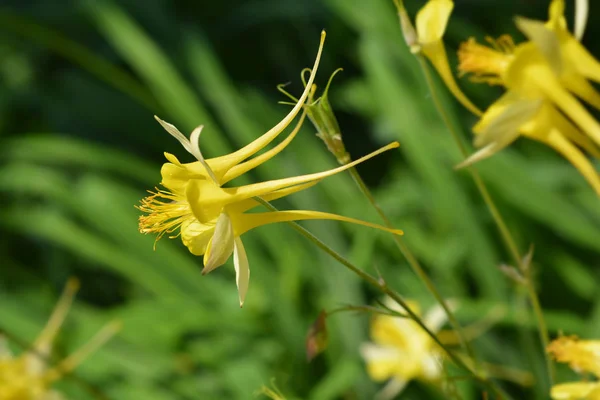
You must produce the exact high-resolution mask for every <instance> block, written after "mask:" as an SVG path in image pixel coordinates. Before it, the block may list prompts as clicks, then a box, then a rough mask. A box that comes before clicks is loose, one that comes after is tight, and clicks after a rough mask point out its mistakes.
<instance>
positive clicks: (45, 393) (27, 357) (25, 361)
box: [0, 280, 119, 400]
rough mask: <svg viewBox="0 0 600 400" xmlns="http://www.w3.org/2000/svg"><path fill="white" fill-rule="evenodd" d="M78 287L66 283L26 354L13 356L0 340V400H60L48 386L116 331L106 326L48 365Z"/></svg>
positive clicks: (112, 325)
mask: <svg viewBox="0 0 600 400" xmlns="http://www.w3.org/2000/svg"><path fill="white" fill-rule="evenodd" d="M78 286H79V284H78V282H77V281H76V280H70V281H69V282H68V283H67V286H66V288H65V290H64V292H63V294H62V296H61V298H60V300H59V301H58V303H57V305H56V307H55V309H54V311H53V312H52V315H51V316H50V319H49V320H48V323H47V324H46V327H45V328H44V329H43V330H42V332H41V333H40V335H39V336H38V338H37V339H36V340H35V342H34V344H33V346H32V347H31V349H29V350H28V351H27V352H25V353H23V354H21V355H20V356H18V357H15V356H13V354H12V353H11V351H10V349H9V348H8V345H7V343H6V341H5V340H4V338H2V337H0V400H60V399H63V396H62V395H61V394H60V393H59V392H57V391H55V390H52V389H51V385H52V384H53V383H54V382H56V381H57V380H59V379H60V378H61V377H62V376H64V375H65V374H67V373H69V372H70V371H72V370H73V369H75V367H77V366H78V365H79V364H81V362H82V361H83V360H84V359H85V358H87V357H88V356H89V355H90V353H92V352H93V351H95V350H96V349H97V348H98V347H100V346H101V345H102V344H103V343H105V342H106V341H107V340H108V339H109V338H110V337H111V336H113V335H114V334H115V333H116V331H117V330H118V329H119V325H118V324H116V323H112V324H109V325H107V326H106V327H105V328H104V329H102V330H101V331H100V332H98V333H97V334H96V336H95V337H94V338H92V339H91V340H90V341H89V342H88V343H87V344H86V345H84V346H83V347H82V348H80V349H79V350H77V351H76V352H75V353H73V354H71V355H70V356H68V357H67V358H65V359H64V360H62V361H60V362H59V363H57V364H56V365H54V366H52V365H49V364H48V360H49V358H50V354H51V351H52V342H53V341H54V338H55V337H56V335H57V334H58V331H59V330H60V327H61V325H62V323H63V322H64V320H65V317H66V316H67V313H68V311H69V308H70V306H71V303H72V302H73V297H74V295H75V292H76V291H77V289H78Z"/></svg>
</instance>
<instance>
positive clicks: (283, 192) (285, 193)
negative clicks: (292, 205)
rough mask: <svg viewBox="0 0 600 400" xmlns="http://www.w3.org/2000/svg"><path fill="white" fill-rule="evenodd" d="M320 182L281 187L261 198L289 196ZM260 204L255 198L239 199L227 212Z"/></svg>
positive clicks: (266, 199) (228, 207)
mask: <svg viewBox="0 0 600 400" xmlns="http://www.w3.org/2000/svg"><path fill="white" fill-rule="evenodd" d="M319 182H320V181H312V182H308V183H304V184H302V185H296V186H291V187H289V188H285V189H279V190H276V191H274V192H271V193H268V194H266V195H264V196H261V198H262V199H263V200H265V201H272V200H277V199H280V198H282V197H285V196H288V195H290V194H294V193H296V192H299V191H301V190H304V189H308V188H310V187H311V186H314V185H316V184H317V183H319ZM259 205H260V203H259V202H258V201H256V200H254V199H246V200H242V201H238V202H236V203H233V204H230V205H228V206H227V212H229V213H231V214H235V213H242V212H244V211H248V210H250V209H252V208H254V207H256V206H259Z"/></svg>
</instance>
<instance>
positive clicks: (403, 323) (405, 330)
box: [360, 298, 447, 399]
mask: <svg viewBox="0 0 600 400" xmlns="http://www.w3.org/2000/svg"><path fill="white" fill-rule="evenodd" d="M385 305H386V307H388V308H389V309H391V310H394V311H397V312H399V313H405V310H404V309H403V308H402V307H400V306H399V305H398V304H396V303H395V302H394V301H392V300H391V299H389V298H388V299H386V301H385ZM408 305H409V307H410V309H411V310H412V311H413V312H414V313H415V314H417V315H419V316H420V315H421V312H420V308H419V305H418V304H417V303H416V302H412V301H410V302H408ZM446 318H447V317H446V314H445V312H444V310H443V309H442V307H441V306H439V305H436V306H434V307H433V308H432V309H431V310H430V311H429V312H427V314H425V316H424V317H423V322H424V323H425V326H427V328H429V329H430V330H431V331H432V332H434V333H437V332H438V331H439V330H440V328H441V327H442V325H443V324H444V323H445V322H446ZM371 339H372V340H373V342H368V343H364V344H363V345H362V346H361V348H360V352H361V355H362V357H363V358H364V359H365V361H366V364H367V372H368V373H369V376H370V377H371V379H373V380H374V381H378V382H382V381H386V380H389V383H388V384H387V385H386V386H385V387H384V388H383V389H382V391H381V393H380V394H379V398H382V399H390V398H393V397H394V396H396V395H397V394H398V393H399V392H400V391H402V390H403V389H404V387H405V386H406V384H407V383H408V382H409V381H411V380H413V379H420V380H423V381H428V382H432V381H435V380H437V379H439V378H440V377H441V375H442V372H443V369H442V351H441V349H440V348H439V346H438V345H437V344H436V343H435V342H434V341H433V339H432V338H431V337H430V336H429V335H428V334H427V333H426V332H425V331H424V330H423V329H422V328H421V327H420V326H419V325H418V324H417V323H416V322H414V321H413V320H411V319H410V318H402V317H397V316H391V315H382V314H378V315H376V316H375V317H374V318H373V319H372V321H371Z"/></svg>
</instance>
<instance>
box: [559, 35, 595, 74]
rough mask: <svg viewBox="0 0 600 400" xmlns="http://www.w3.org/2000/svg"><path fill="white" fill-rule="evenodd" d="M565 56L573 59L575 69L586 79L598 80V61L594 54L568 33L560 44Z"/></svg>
mask: <svg viewBox="0 0 600 400" xmlns="http://www.w3.org/2000/svg"><path fill="white" fill-rule="evenodd" d="M561 45H562V48H563V53H564V55H565V57H566V58H567V59H569V60H573V64H574V65H575V66H576V67H577V71H579V73H580V74H582V75H583V76H585V77H586V78H588V79H591V80H593V81H596V82H600V63H599V62H598V60H596V59H595V58H594V56H593V55H592V54H591V53H590V52H589V51H588V50H587V49H586V48H585V47H583V45H582V44H581V43H579V42H578V41H577V40H576V39H575V38H574V37H571V36H570V35H569V36H568V37H567V38H565V40H564V42H563V43H562V44H561Z"/></svg>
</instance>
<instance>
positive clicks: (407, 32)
mask: <svg viewBox="0 0 600 400" xmlns="http://www.w3.org/2000/svg"><path fill="white" fill-rule="evenodd" d="M394 3H395V4H396V8H397V9H398V14H399V16H400V23H401V26H402V31H403V34H404V38H405V40H406V42H407V44H408V45H409V47H410V50H411V52H413V53H415V54H419V53H421V54H423V55H424V56H425V57H427V59H428V60H429V61H430V62H431V64H432V65H433V67H434V68H435V69H436V70H437V72H438V73H439V74H440V76H441V77H442V79H443V81H444V83H445V84H446V86H448V89H450V91H451V92H452V94H453V95H454V97H456V99H457V100H458V101H460V102H461V103H462V104H463V105H464V106H465V107H466V108H467V109H469V110H470V111H471V112H472V113H474V114H476V115H481V111H480V110H479V108H477V107H476V106H475V105H474V104H473V103H472V102H471V101H470V100H469V99H468V98H467V96H465V95H464V93H463V92H462V91H461V90H460V88H459V87H458V84H457V83H456V81H455V80H454V74H453V73H452V70H451V69H450V64H449V63H448V55H447V54H446V48H445V47H444V42H443V41H442V39H443V37H444V33H445V32H446V26H447V25H448V20H449V19H450V14H452V9H453V8H454V2H453V1H452V0H429V1H428V2H427V3H426V4H425V5H424V6H423V8H421V10H419V12H418V13H417V17H416V25H417V27H416V30H415V28H414V26H413V24H412V22H411V21H410V18H409V17H408V14H407V13H406V9H405V8H404V3H403V1H402V0H394Z"/></svg>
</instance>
